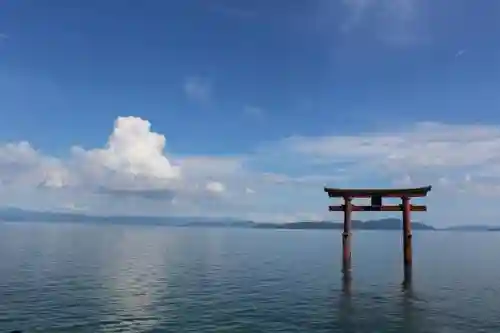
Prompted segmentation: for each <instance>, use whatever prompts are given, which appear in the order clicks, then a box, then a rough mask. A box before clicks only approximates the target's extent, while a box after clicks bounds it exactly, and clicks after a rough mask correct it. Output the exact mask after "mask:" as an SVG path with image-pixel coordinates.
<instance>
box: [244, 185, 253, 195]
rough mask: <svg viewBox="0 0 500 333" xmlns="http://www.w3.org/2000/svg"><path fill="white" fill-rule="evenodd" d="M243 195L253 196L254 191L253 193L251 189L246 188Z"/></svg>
mask: <svg viewBox="0 0 500 333" xmlns="http://www.w3.org/2000/svg"><path fill="white" fill-rule="evenodd" d="M245 193H246V194H254V193H255V191H254V190H252V189H251V188H249V187H247V188H245Z"/></svg>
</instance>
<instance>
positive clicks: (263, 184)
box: [0, 117, 500, 225]
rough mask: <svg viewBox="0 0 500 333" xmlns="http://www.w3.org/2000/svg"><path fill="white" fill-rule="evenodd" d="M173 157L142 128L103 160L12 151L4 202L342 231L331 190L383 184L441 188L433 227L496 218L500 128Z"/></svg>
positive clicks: (133, 129) (1, 150) (96, 154)
mask: <svg viewBox="0 0 500 333" xmlns="http://www.w3.org/2000/svg"><path fill="white" fill-rule="evenodd" d="M165 148H166V139H165V137H164V136H163V135H161V134H159V133H156V132H154V131H153V130H152V128H151V124H150V123H149V122H148V121H146V120H143V119H141V118H137V117H119V118H118V119H117V120H116V121H115V124H114V128H113V129H112V133H111V135H110V136H109V138H108V141H107V143H105V145H104V147H103V148H96V149H84V148H82V147H74V148H72V150H71V151H70V154H69V155H68V157H67V158H64V159H63V158H57V157H54V156H50V155H47V154H44V153H43V152H42V151H39V150H37V149H35V148H34V147H33V146H32V145H31V144H29V143H27V142H19V143H8V144H4V145H2V146H0V200H1V201H2V202H3V204H4V205H22V206H25V207H26V206H27V208H38V209H62V210H67V209H69V208H70V207H73V208H74V207H85V211H86V212H87V213H104V214H110V213H118V214H122V213H123V214H127V213H135V214H152V215H155V214H167V215H172V214H173V215H175V214H200V215H211V216H214V215H217V216H221V215H225V216H238V217H244V218H255V219H264V220H276V221H277V220H287V221H290V220H293V219H294V217H295V219H298V218H306V217H308V216H316V217H318V218H322V219H325V218H333V219H340V217H338V216H336V215H332V214H331V213H328V212H327V209H326V207H327V205H328V204H329V200H328V198H327V197H326V196H325V195H324V193H323V191H322V187H323V186H324V185H326V184H328V185H331V186H332V185H333V186H339V187H358V186H370V185H371V184H370V182H375V183H377V184H378V186H384V187H390V186H405V187H406V186H421V185H427V184H431V185H433V190H432V192H431V193H430V195H429V197H428V198H427V199H426V201H427V202H428V204H429V207H430V211H429V212H428V213H426V214H425V215H421V216H422V218H423V219H425V220H427V221H431V222H433V223H434V224H435V225H443V224H446V223H448V224H451V223H466V222H469V223H474V221H476V220H481V221H482V223H486V222H488V221H491V222H492V223H495V221H496V220H495V219H497V218H498V217H499V214H498V212H497V209H496V206H497V201H498V200H499V199H500V126H495V125H448V124H440V123H419V124H415V125H414V126H412V127H408V128H404V129H402V130H398V131H387V132H367V133H359V134H356V135H330V136H323V137H298V136H296V137H291V138H288V139H284V140H281V141H278V142H276V143H274V144H272V145H269V146H267V147H266V148H265V149H260V150H256V151H255V153H253V154H249V155H246V156H209V155H206V156H189V155H188V156H179V155H177V156H170V155H169V154H168V153H167V152H166V151H165V150H166V149H165ZM255 193H259V195H252V194H255ZM477 205H481V209H480V210H478V209H477V208H476V206H477ZM441 209H442V210H441ZM366 217H368V216H362V215H360V218H366ZM370 217H374V216H373V215H371V216H370ZM434 221H437V222H434Z"/></svg>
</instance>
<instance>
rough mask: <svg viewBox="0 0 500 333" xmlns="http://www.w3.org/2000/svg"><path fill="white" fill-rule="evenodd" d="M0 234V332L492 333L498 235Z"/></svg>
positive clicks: (45, 227) (499, 315)
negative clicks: (346, 280)
mask: <svg viewBox="0 0 500 333" xmlns="http://www.w3.org/2000/svg"><path fill="white" fill-rule="evenodd" d="M353 237H354V238H353V283H352V292H351V294H350V295H347V294H346V293H343V292H342V283H341V274H340V262H341V254H340V252H341V251H340V250H341V248H340V244H341V236H340V232H339V231H338V230H332V231H330V230H307V231H306V230H302V231H301V230H252V229H249V230H244V229H239V230H234V229H193V228H191V229H189V228H169V227H151V226H119V225H111V226H110V225H107V226H99V225H84V224H48V223H47V224H46V223H3V224H0V332H8V331H10V330H14V329H20V330H23V331H24V332H51V333H52V332H53V333H55V332H72V333H73V332H75V333H76V332H90V333H95V332H200V333H202V332H203V333H204V332H266V333H267V332H383V333H388V332H405V333H406V332H408V333H409V332H440V333H448V332H467V333H470V332H495V333H498V332H500V311H499V308H500V265H499V263H500V257H499V255H498V254H499V253H500V233H493V232H490V233H458V232H414V240H413V243H414V272H413V290H412V291H411V292H410V291H406V292H404V291H403V290H402V288H401V282H402V275H403V274H402V254H401V252H402V250H401V233H400V232H391V231H372V232H370V231H361V232H356V233H354V236H353Z"/></svg>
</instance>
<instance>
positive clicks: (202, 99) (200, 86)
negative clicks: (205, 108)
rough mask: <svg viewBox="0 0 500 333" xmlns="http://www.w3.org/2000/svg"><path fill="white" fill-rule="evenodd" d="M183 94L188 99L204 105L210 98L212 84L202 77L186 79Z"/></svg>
mask: <svg viewBox="0 0 500 333" xmlns="http://www.w3.org/2000/svg"><path fill="white" fill-rule="evenodd" d="M184 92H185V93H186V96H187V97H188V98H189V99H191V100H193V101H195V102H198V103H202V104H205V103H208V102H209V101H210V100H211V98H212V94H213V90H212V83H211V82H210V81H209V80H207V79H205V78H202V77H196V76H193V77H188V78H186V79H185V81H184Z"/></svg>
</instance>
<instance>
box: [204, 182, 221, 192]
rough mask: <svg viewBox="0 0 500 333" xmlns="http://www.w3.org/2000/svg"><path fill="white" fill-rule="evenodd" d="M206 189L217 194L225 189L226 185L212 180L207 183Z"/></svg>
mask: <svg viewBox="0 0 500 333" xmlns="http://www.w3.org/2000/svg"><path fill="white" fill-rule="evenodd" d="M206 189H207V191H209V192H212V193H216V194H218V193H222V192H224V191H225V190H226V187H225V186H224V184H222V183H219V182H214V181H212V182H209V183H207V185H206Z"/></svg>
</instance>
